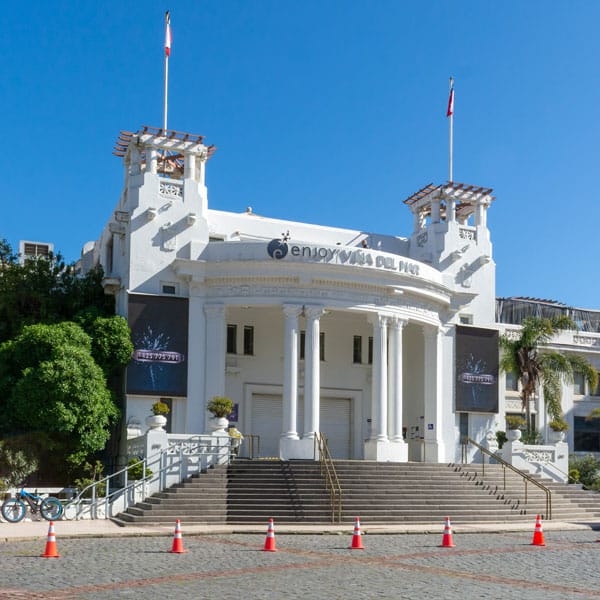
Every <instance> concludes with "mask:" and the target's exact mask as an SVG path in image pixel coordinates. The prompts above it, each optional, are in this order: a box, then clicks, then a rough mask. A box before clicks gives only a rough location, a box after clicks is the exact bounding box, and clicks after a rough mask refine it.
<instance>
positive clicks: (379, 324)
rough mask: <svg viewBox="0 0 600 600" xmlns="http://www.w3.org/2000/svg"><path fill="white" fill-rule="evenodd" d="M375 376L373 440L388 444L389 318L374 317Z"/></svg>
mask: <svg viewBox="0 0 600 600" xmlns="http://www.w3.org/2000/svg"><path fill="white" fill-rule="evenodd" d="M371 322H372V323H373V372H372V373H373V375H372V392H371V394H372V396H371V435H370V439H371V440H376V441H378V442H387V441H388V436H387V383H388V381H387V322H388V318H387V317H384V316H382V315H374V316H373V317H372V319H371Z"/></svg>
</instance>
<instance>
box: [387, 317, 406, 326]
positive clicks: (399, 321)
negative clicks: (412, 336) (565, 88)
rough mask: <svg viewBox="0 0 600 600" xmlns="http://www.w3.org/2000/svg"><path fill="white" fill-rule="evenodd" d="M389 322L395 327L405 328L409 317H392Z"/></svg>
mask: <svg viewBox="0 0 600 600" xmlns="http://www.w3.org/2000/svg"><path fill="white" fill-rule="evenodd" d="M389 323H390V326H391V327H392V328H394V329H404V327H406V325H407V324H408V319H403V318H402V317H390V320H389Z"/></svg>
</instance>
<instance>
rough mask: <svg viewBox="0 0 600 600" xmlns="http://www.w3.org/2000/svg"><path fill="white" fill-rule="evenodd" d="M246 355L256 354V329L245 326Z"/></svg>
mask: <svg viewBox="0 0 600 600" xmlns="http://www.w3.org/2000/svg"><path fill="white" fill-rule="evenodd" d="M244 354H246V355H248V356H252V355H253V354H254V327H253V326H252V325H244Z"/></svg>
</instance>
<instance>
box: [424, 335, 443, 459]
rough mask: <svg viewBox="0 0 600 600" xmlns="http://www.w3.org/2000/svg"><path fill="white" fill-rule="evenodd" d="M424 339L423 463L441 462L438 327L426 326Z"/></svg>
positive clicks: (439, 337) (439, 342) (439, 343)
mask: <svg viewBox="0 0 600 600" xmlns="http://www.w3.org/2000/svg"><path fill="white" fill-rule="evenodd" d="M423 336H424V338H425V356H424V372H425V385H424V388H425V423H424V427H425V461H426V462H443V461H444V460H445V457H444V454H445V453H444V448H443V443H442V373H441V367H442V349H441V334H440V330H439V328H438V327H434V326H428V325H426V326H425V327H424V328H423Z"/></svg>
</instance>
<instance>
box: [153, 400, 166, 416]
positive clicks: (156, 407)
mask: <svg viewBox="0 0 600 600" xmlns="http://www.w3.org/2000/svg"><path fill="white" fill-rule="evenodd" d="M152 414H153V415H162V416H163V417H164V416H166V415H168V414H169V405H168V404H166V403H165V402H161V401H160V400H159V401H158V402H155V403H154V404H153V405H152Z"/></svg>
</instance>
